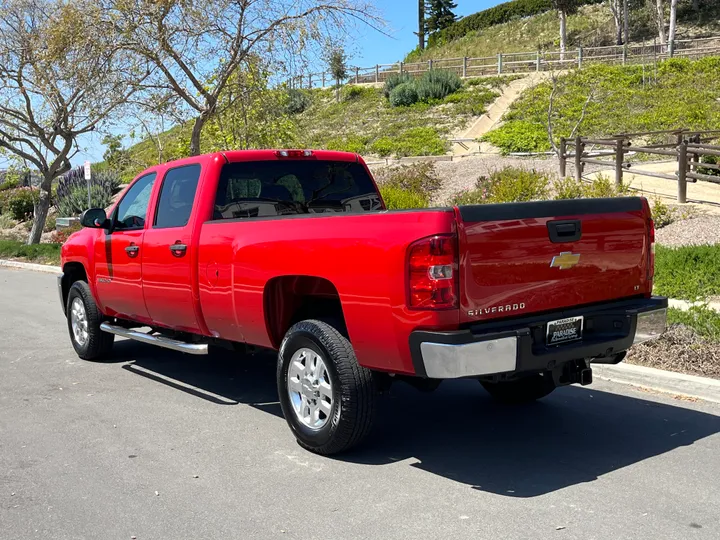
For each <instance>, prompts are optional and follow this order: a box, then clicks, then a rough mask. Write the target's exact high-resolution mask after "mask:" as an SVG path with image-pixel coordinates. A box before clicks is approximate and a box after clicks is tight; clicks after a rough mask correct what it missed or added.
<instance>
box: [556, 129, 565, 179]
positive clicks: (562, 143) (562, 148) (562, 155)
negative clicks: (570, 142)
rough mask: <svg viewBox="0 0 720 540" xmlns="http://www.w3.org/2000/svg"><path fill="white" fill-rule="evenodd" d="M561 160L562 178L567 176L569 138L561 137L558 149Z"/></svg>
mask: <svg viewBox="0 0 720 540" xmlns="http://www.w3.org/2000/svg"><path fill="white" fill-rule="evenodd" d="M558 153H559V155H558V159H559V160H560V178H565V177H566V176H567V139H565V137H560V148H559V149H558Z"/></svg>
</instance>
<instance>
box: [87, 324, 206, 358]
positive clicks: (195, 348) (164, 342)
mask: <svg viewBox="0 0 720 540" xmlns="http://www.w3.org/2000/svg"><path fill="white" fill-rule="evenodd" d="M100 330H102V331H103V332H108V333H110V334H115V335H116V336H121V337H124V338H128V339H133V340H135V341H140V342H142V343H149V344H150V345H157V346H158V347H163V348H165V349H171V350H173V351H180V352H184V353H188V354H207V353H208V346H207V343H185V342H184V341H178V340H177V339H171V338H168V337H165V336H153V335H151V334H145V333H143V332H138V331H136V330H130V329H128V328H123V327H122V326H115V325H114V324H108V323H106V322H104V323H102V324H100Z"/></svg>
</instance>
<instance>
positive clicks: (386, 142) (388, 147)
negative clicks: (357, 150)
mask: <svg viewBox="0 0 720 540" xmlns="http://www.w3.org/2000/svg"><path fill="white" fill-rule="evenodd" d="M393 148H395V145H394V144H393V142H392V139H390V138H389V137H380V138H379V139H375V141H374V142H373V143H372V144H371V145H370V152H372V153H373V154H377V155H378V156H382V157H386V156H389V155H390V154H392V152H393Z"/></svg>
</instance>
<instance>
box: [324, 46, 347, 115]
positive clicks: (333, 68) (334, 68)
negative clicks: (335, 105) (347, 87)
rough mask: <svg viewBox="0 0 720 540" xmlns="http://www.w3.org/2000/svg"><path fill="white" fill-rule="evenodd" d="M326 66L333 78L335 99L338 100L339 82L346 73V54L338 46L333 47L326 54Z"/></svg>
mask: <svg viewBox="0 0 720 540" xmlns="http://www.w3.org/2000/svg"><path fill="white" fill-rule="evenodd" d="M327 62H328V67H329V68H330V75H331V76H332V78H333V79H335V100H336V101H338V102H340V83H341V81H343V80H344V79H345V78H346V77H347V74H348V68H347V55H346V54H345V51H343V50H342V49H341V48H339V47H333V48H332V49H331V50H330V53H329V54H328V59H327Z"/></svg>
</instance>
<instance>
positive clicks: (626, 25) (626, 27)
mask: <svg viewBox="0 0 720 540" xmlns="http://www.w3.org/2000/svg"><path fill="white" fill-rule="evenodd" d="M623 32H624V34H625V35H624V36H623V38H624V39H623V43H625V44H626V45H627V44H629V43H630V7H629V6H628V0H623Z"/></svg>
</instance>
